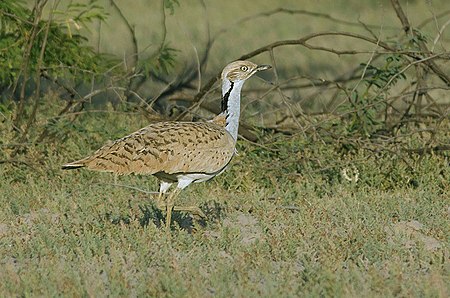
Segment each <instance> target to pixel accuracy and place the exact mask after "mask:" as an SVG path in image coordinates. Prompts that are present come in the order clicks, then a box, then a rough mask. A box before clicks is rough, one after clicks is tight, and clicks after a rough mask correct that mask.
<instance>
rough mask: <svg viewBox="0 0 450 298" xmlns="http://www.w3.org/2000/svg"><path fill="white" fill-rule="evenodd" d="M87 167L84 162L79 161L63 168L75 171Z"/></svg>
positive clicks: (62, 167)
mask: <svg viewBox="0 0 450 298" xmlns="http://www.w3.org/2000/svg"><path fill="white" fill-rule="evenodd" d="M85 166H86V164H85V163H84V160H83V159H82V160H77V161H73V162H70V163H67V164H65V165H62V166H61V169H62V170H73V169H78V168H84V167H85Z"/></svg>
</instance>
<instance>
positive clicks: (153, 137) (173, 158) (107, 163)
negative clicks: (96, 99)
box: [62, 60, 271, 232]
mask: <svg viewBox="0 0 450 298" xmlns="http://www.w3.org/2000/svg"><path fill="white" fill-rule="evenodd" d="M270 68H271V66H270V65H257V64H255V63H253V62H250V61H245V60H238V61H234V62H231V63H230V64H228V65H227V66H226V67H225V68H224V69H223V71H222V73H221V82H222V103H221V113H220V114H218V115H217V116H216V117H215V118H214V119H212V120H210V121H208V122H188V121H185V122H181V121H180V122H177V121H163V122H156V123H151V124H149V125H148V126H146V127H144V128H141V129H139V130H138V131H136V132H133V133H131V134H129V135H127V136H125V137H123V138H120V139H117V140H115V141H113V142H109V143H108V144H105V145H104V146H103V147H101V148H100V149H98V150H97V151H95V152H94V153H93V154H92V155H90V156H87V157H85V158H83V159H80V160H77V161H73V162H70V163H67V164H64V165H62V169H64V170H70V169H78V168H86V169H88V170H94V171H103V172H111V173H114V174H116V175H127V174H142V175H154V176H156V177H157V178H158V179H159V180H160V186H159V195H158V197H157V204H156V205H157V207H158V208H160V209H162V210H164V211H166V218H165V227H166V231H167V232H170V225H171V217H172V211H187V212H190V213H193V214H197V215H199V216H201V217H204V218H206V216H205V214H204V213H203V212H202V211H201V209H200V208H198V207H196V206H190V207H179V206H175V198H176V197H177V195H178V194H179V193H180V192H181V191H182V190H183V189H185V188H186V187H187V186H189V185H190V184H191V183H199V182H205V181H208V180H210V179H212V178H213V177H215V176H217V175H219V174H221V173H222V172H223V171H225V169H226V168H227V167H228V166H229V164H230V161H231V160H232V158H233V156H234V155H235V154H236V141H237V138H238V128H239V118H240V101H241V89H242V86H243V84H244V82H245V81H246V80H247V79H249V78H250V77H251V76H253V75H254V74H255V73H257V72H260V71H263V70H267V69H270ZM174 183H176V188H175V189H174V190H173V191H171V192H170V193H169V194H167V192H168V191H169V189H170V188H171V186H172V184H174Z"/></svg>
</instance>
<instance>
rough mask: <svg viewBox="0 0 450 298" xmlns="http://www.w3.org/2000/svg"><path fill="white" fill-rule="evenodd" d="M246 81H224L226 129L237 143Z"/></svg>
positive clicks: (223, 105)
mask: <svg viewBox="0 0 450 298" xmlns="http://www.w3.org/2000/svg"><path fill="white" fill-rule="evenodd" d="M244 82H245V80H238V81H234V82H231V81H229V80H228V79H224V80H223V81H222V114H223V115H224V116H225V119H226V125H225V129H226V130H227V131H228V132H229V133H230V134H231V136H232V137H233V139H234V142H236V141H237V136H238V128H239V116H240V114H241V89H242V85H243V84H244Z"/></svg>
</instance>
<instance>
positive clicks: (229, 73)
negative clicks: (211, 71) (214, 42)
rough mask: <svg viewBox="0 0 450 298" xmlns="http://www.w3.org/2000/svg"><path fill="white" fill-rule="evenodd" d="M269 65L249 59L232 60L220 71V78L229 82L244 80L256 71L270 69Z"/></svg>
mask: <svg viewBox="0 0 450 298" xmlns="http://www.w3.org/2000/svg"><path fill="white" fill-rule="evenodd" d="M270 68H272V66H270V65H257V64H255V63H253V62H250V61H242V60H238V61H234V62H231V63H230V64H228V65H227V66H226V67H225V68H224V69H223V71H222V80H225V79H227V80H229V81H231V82H237V81H245V80H247V79H248V78H250V77H251V76H252V75H254V74H255V73H257V72H258V71H262V70H266V69H270Z"/></svg>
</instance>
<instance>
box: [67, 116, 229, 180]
mask: <svg viewBox="0 0 450 298" xmlns="http://www.w3.org/2000/svg"><path fill="white" fill-rule="evenodd" d="M234 146H235V145H234V141H233V138H232V137H231V135H230V134H229V133H228V132H227V131H226V130H225V129H224V128H223V127H221V126H219V125H217V124H215V123H210V122H207V123H201V122H197V123H196V122H160V123H154V124H150V125H148V126H147V127H144V128H142V129H140V130H138V131H136V132H134V133H132V134H130V135H128V136H126V137H123V138H121V139H118V140H116V141H114V142H112V143H110V144H106V145H104V146H103V147H101V148H100V149H98V150H97V151H96V152H95V153H94V154H92V155H91V156H88V157H86V158H84V159H81V160H78V161H75V162H72V163H69V164H66V165H64V167H63V168H77V167H86V168H87V169H89V170H96V171H104V172H112V173H116V174H120V175H126V174H131V173H133V174H150V175H151V174H155V175H156V176H160V177H159V178H162V179H163V180H168V182H169V181H170V182H175V181H177V179H176V176H175V175H176V174H179V173H205V174H214V173H217V172H220V171H221V170H222V169H223V168H224V167H225V166H226V165H227V164H228V163H229V162H230V160H231V158H232V157H233V154H234Z"/></svg>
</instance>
